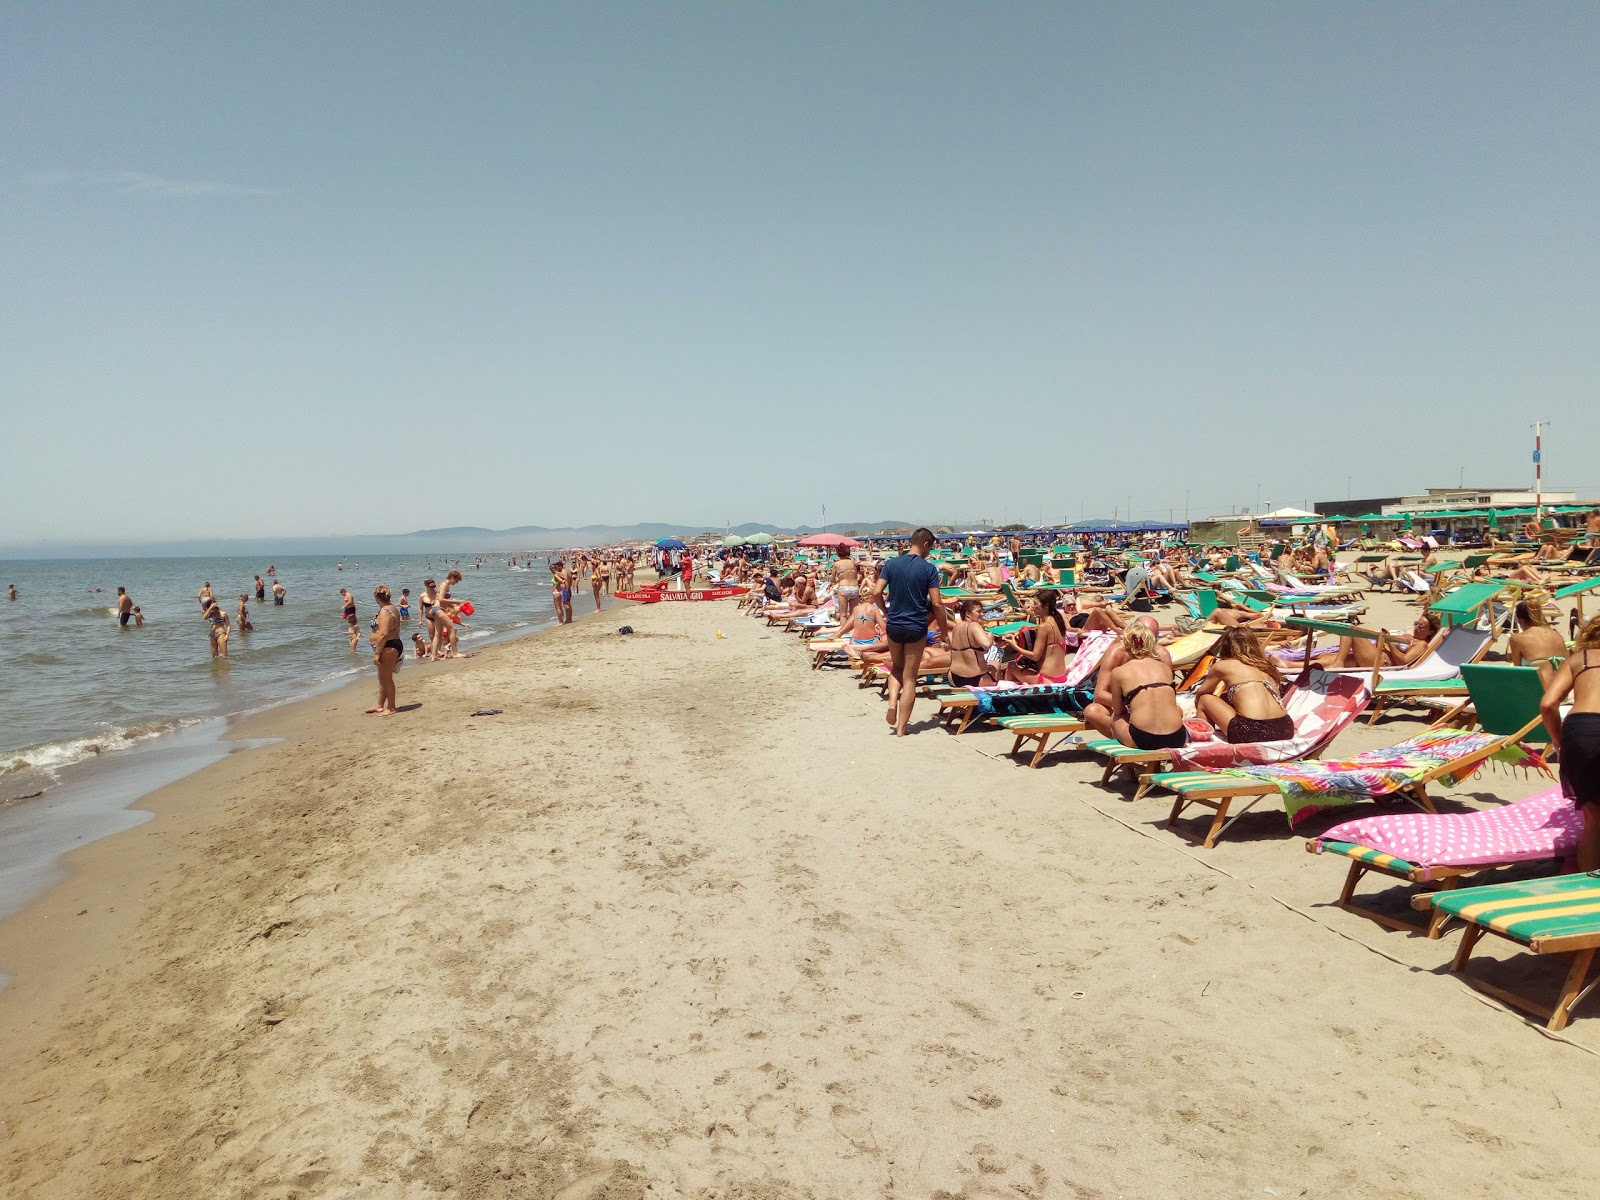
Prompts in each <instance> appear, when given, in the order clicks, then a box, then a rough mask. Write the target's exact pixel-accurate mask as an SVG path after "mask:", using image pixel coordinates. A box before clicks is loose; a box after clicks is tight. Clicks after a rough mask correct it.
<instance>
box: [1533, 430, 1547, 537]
mask: <svg viewBox="0 0 1600 1200" xmlns="http://www.w3.org/2000/svg"><path fill="white" fill-rule="evenodd" d="M1548 424H1549V422H1548V421H1535V422H1534V423H1533V519H1534V521H1535V523H1537V524H1539V525H1543V524H1544V427H1545V426H1546V425H1548Z"/></svg>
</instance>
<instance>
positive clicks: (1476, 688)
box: [1461, 663, 1550, 744]
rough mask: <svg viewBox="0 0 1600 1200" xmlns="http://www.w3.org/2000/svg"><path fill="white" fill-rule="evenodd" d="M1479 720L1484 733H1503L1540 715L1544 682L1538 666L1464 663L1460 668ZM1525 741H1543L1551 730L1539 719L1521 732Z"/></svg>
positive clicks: (1515, 729)
mask: <svg viewBox="0 0 1600 1200" xmlns="http://www.w3.org/2000/svg"><path fill="white" fill-rule="evenodd" d="M1461 678H1462V679H1463V680H1465V681H1466V684H1467V692H1468V694H1469V695H1470V696H1471V697H1472V707H1473V708H1474V709H1475V710H1476V711H1477V714H1478V724H1480V725H1482V726H1483V729H1484V732H1485V733H1492V734H1495V735H1497V736H1499V737H1506V736H1509V735H1510V734H1513V733H1516V732H1517V730H1519V729H1521V728H1522V727H1523V726H1524V725H1526V724H1527V723H1528V722H1529V721H1530V720H1533V719H1534V718H1536V717H1538V715H1539V701H1540V700H1542V699H1543V698H1544V684H1543V683H1542V682H1540V680H1539V670H1538V668H1537V667H1513V666H1511V665H1510V664H1509V663H1466V664H1464V665H1463V666H1462V668H1461ZM1522 740H1523V741H1524V742H1533V743H1536V744H1542V743H1545V742H1548V741H1549V740H1550V733H1549V731H1548V730H1547V729H1545V727H1544V724H1543V723H1542V722H1541V723H1540V724H1538V725H1535V726H1534V727H1533V728H1532V729H1531V730H1529V731H1528V732H1527V733H1525V734H1523V736H1522Z"/></svg>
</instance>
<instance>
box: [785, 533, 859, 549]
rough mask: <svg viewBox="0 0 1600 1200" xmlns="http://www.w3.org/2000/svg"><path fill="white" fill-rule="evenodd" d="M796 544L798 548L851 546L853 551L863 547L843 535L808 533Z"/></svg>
mask: <svg viewBox="0 0 1600 1200" xmlns="http://www.w3.org/2000/svg"><path fill="white" fill-rule="evenodd" d="M795 544H796V545H798V546H849V547H850V548H851V549H852V550H854V549H855V548H856V547H857V546H859V545H861V543H860V542H858V541H856V540H855V538H852V537H845V536H844V534H842V533H808V534H806V536H805V537H803V538H801V539H800V540H799V541H798V542H796V543H795Z"/></svg>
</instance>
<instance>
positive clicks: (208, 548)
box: [0, 521, 909, 559]
mask: <svg viewBox="0 0 1600 1200" xmlns="http://www.w3.org/2000/svg"><path fill="white" fill-rule="evenodd" d="M908 527H909V522H906V521H855V522H852V521H830V522H828V531H829V532H831V533H845V534H856V535H866V534H873V533H880V532H882V531H884V530H892V529H905V528H908ZM720 532H727V531H724V530H715V529H709V528H707V527H706V526H704V525H671V524H666V523H662V522H652V521H644V522H640V523H638V524H636V525H581V526H578V527H577V528H561V529H553V528H548V527H546V526H543V525H518V526H516V527H515V528H512V529H485V528H483V527H482V526H478V525H453V526H449V527H447V528H443V529H418V530H415V531H413V532H411V533H365V534H352V535H350V536H348V537H277V538H193V539H183V540H170V541H150V542H88V541H83V542H50V541H44V540H39V541H33V542H0V559H8V558H13V559H20V558H230V557H263V556H271V555H280V556H288V555H292V554H333V555H356V554H366V555H373V554H384V553H388V554H428V553H439V552H441V551H454V552H458V553H467V554H472V553H478V552H483V553H493V552H496V551H503V552H510V551H513V550H561V549H565V548H567V547H569V546H604V545H610V544H613V543H617V542H639V541H647V542H653V541H655V540H656V539H657V538H664V537H677V538H690V537H696V536H698V535H700V534H703V533H720ZM731 532H733V533H737V534H739V535H740V536H741V537H748V536H749V535H750V534H752V533H774V534H777V533H791V534H795V535H797V536H799V537H804V536H805V535H806V534H808V533H818V532H821V531H820V530H819V529H818V528H817V527H815V526H812V525H788V526H785V525H767V524H763V523H761V522H746V523H744V524H742V525H735V526H733V527H732V530H731Z"/></svg>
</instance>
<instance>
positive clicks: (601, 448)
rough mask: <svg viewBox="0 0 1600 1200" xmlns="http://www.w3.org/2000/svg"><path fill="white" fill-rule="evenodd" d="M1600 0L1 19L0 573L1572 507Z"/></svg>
mask: <svg viewBox="0 0 1600 1200" xmlns="http://www.w3.org/2000/svg"><path fill="white" fill-rule="evenodd" d="M1597 61H1600V6H1597V5H1592V4H1526V5H1505V4H1478V5H1472V4H1439V5H1434V4H1403V5H1396V4H1388V3H1384V4H1343V5H1333V4H1317V5H1313V4H1288V5H1273V4H1220V3H1219V4H1182V5H1179V4H1161V5H1157V4H1128V3H1122V4H1106V5H1087V4H1063V3H1057V4H1046V5H1029V4H961V5H943V4H930V3H917V4H887V3H877V4H828V3H808V4H805V5H776V4H731V3H729V4H710V3H700V4H678V5H667V4H648V5H647V4H627V5H616V4H602V3H585V4H570V5H558V6H546V5H517V6H513V5H503V6H495V5H455V6H447V5H437V4H433V5H406V4H382V5H352V4H342V5H311V4H303V5H271V6H269V5H257V6H252V7H248V8H247V7H245V6H238V5H231V6H220V5H205V4H193V5H178V6H171V5H158V4H143V5H139V6H133V5H124V4H107V5H103V6H95V5H86V4H10V5H7V6H6V7H5V8H4V9H3V10H0V129H3V130H4V132H3V133H0V280H3V281H4V286H3V287H0V407H3V409H4V412H5V416H6V433H7V436H6V437H5V438H4V439H3V441H0V487H3V488H4V494H5V497H6V502H5V506H4V510H3V511H4V513H5V517H4V521H3V522H0V540H21V539H34V538H47V539H48V538H62V539H71V538H82V537H152V538H154V537H161V538H169V537H185V536H218V535H226V534H238V535H241V536H246V535H248V536H258V535H275V534H283V535H289V534H307V535H314V534H329V533H354V532H389V531H403V530H409V529H414V528H421V527H431V526H445V525H458V524H473V525H486V526H493V527H501V526H509V525H517V524H540V525H550V526H560V525H568V524H581V523H588V522H631V521H634V520H666V521H681V522H685V523H691V524H692V523H705V524H707V525H712V524H720V523H722V522H723V521H724V520H731V521H733V522H735V523H737V522H739V521H744V520H767V521H774V522H778V523H801V522H809V523H812V524H816V523H817V522H818V521H819V520H820V516H821V506H822V505H823V504H826V505H827V507H828V512H829V517H830V520H832V519H835V518H843V519H851V520H873V519H880V518H890V517H893V518H904V519H914V520H929V521H934V520H938V521H944V520H959V521H962V522H964V523H965V522H970V521H974V520H976V519H978V518H980V517H988V518H991V519H993V520H996V521H999V520H1001V519H1002V517H1005V516H1009V517H1010V518H1012V519H1019V518H1020V519H1028V520H1033V519H1037V518H1038V517H1039V515H1040V514H1041V513H1042V514H1043V516H1044V517H1045V518H1046V519H1051V518H1059V517H1061V516H1072V517H1076V516H1077V515H1079V514H1080V513H1087V514H1089V515H1111V513H1112V511H1113V510H1116V511H1117V512H1118V514H1119V515H1124V516H1126V515H1127V509H1128V506H1129V498H1130V497H1132V507H1133V511H1134V515H1136V516H1156V515H1160V516H1166V515H1167V514H1168V513H1169V512H1173V511H1175V512H1176V513H1177V514H1179V515H1181V514H1182V512H1183V511H1184V507H1185V505H1186V504H1187V505H1188V506H1189V508H1190V511H1191V512H1192V513H1193V514H1194V515H1196V516H1199V515H1205V514H1207V513H1210V512H1215V511H1227V510H1228V509H1229V508H1230V507H1231V506H1235V505H1253V504H1254V503H1255V502H1256V500H1257V497H1258V496H1259V497H1260V498H1261V499H1262V500H1263V501H1267V500H1270V501H1271V502H1272V503H1273V504H1276V505H1282V504H1295V505H1299V504H1301V503H1302V502H1304V501H1306V500H1316V499H1326V498H1332V497H1342V496H1343V495H1345V494H1346V490H1347V489H1348V490H1350V491H1352V492H1353V493H1354V494H1355V495H1357V496H1362V495H1367V496H1371V495H1381V494H1393V493H1397V492H1399V491H1402V490H1415V489H1420V488H1423V487H1426V486H1428V485H1430V484H1434V485H1438V484H1451V483H1454V482H1455V481H1456V480H1457V478H1458V477H1460V476H1461V475H1462V474H1463V473H1464V475H1465V478H1466V479H1467V481H1468V482H1469V483H1471V482H1478V483H1483V484H1488V485H1495V486H1505V485H1508V484H1510V485H1515V484H1517V483H1520V482H1522V481H1523V480H1525V479H1528V478H1529V477H1530V475H1531V466H1530V464H1529V450H1530V444H1529V443H1530V440H1531V432H1530V430H1529V428H1528V425H1529V423H1530V422H1531V421H1532V420H1533V419H1534V418H1535V417H1542V418H1546V419H1548V420H1550V421H1552V422H1553V427H1552V429H1551V430H1550V433H1549V436H1548V448H1547V452H1546V475H1547V480H1548V482H1549V483H1550V484H1551V485H1552V486H1566V487H1576V488H1578V489H1580V490H1583V491H1585V493H1586V494H1600V465H1596V456H1595V455H1594V453H1593V449H1594V447H1595V445H1596V434H1597V433H1600V417H1597V416H1596V411H1597V410H1596V404H1595V397H1596V395H1597V392H1600V387H1597V385H1600V370H1597V353H1600V352H1597V345H1600V338H1596V336H1595V333H1594V331H1595V329H1597V328H1600V295H1597V292H1600V236H1597V234H1600V205H1597V204H1596V199H1597V197H1600V144H1597V143H1600V121H1597V120H1596V114H1597V113H1600V72H1597V71H1596V70H1595V67H1594V64H1595V63H1596V62H1597Z"/></svg>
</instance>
